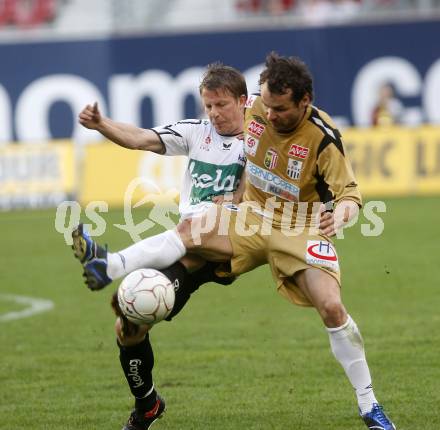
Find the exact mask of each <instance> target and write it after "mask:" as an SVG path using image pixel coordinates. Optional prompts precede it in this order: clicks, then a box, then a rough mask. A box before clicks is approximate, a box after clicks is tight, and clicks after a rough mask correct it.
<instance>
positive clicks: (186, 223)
mask: <svg viewBox="0 0 440 430" xmlns="http://www.w3.org/2000/svg"><path fill="white" fill-rule="evenodd" d="M191 225H192V220H191V219H184V220H183V221H181V222H179V224H177V228H176V229H177V233H178V234H179V236H180V239H181V240H182V242H183V244H184V245H185V248H186V249H188V250H190V249H192V248H193V247H194V241H193V238H192V236H191Z"/></svg>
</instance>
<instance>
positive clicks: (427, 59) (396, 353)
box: [0, 0, 440, 430]
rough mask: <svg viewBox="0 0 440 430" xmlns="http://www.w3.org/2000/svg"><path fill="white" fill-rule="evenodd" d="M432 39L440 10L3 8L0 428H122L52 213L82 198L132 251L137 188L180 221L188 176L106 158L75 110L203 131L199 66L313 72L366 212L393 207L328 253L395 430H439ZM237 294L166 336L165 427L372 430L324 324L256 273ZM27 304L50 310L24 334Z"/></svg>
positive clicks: (203, 299) (178, 168)
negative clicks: (339, 264) (174, 210)
mask: <svg viewBox="0 0 440 430" xmlns="http://www.w3.org/2000/svg"><path fill="white" fill-rule="evenodd" d="M439 40H440V1H439V0H222V1H218V0H217V1H215V0H0V238H1V239H0V244H1V247H0V351H1V358H0V429H5V430H6V429H8V430H9V429H11V428H14V429H24V428H29V427H30V426H32V428H34V429H61V428H62V429H102V428H120V424H121V423H122V422H123V421H124V419H125V418H126V415H127V412H128V410H129V407H130V403H131V400H130V397H129V395H128V390H127V389H126V387H125V386H124V382H123V376H122V374H121V372H120V370H119V369H118V364H117V358H116V354H115V348H114V344H113V335H112V316H111V314H110V313H109V311H108V306H107V304H106V303H104V304H103V302H105V301H106V300H107V299H108V295H109V294H108V293H107V295H106V296H105V300H104V301H103V298H102V297H103V296H102V295H100V294H90V293H89V292H88V291H86V289H85V288H82V287H80V284H81V279H80V273H79V267H78V266H77V263H76V262H75V261H73V259H72V258H71V255H70V250H69V249H68V247H67V246H66V244H65V242H64V238H63V236H62V235H61V234H60V233H59V232H57V231H56V230H57V229H58V230H59V231H60V232H62V231H63V226H62V225H60V224H58V226H57V225H56V222H55V214H56V208H57V207H58V206H59V205H60V204H61V203H62V202H64V201H65V200H69V201H78V202H79V203H80V205H81V207H80V210H81V213H82V216H83V219H85V221H88V222H90V223H91V224H92V228H94V229H95V230H94V231H95V233H96V234H98V230H99V228H98V227H99V225H101V226H102V223H101V224H99V223H100V219H99V218H97V217H96V212H98V211H99V212H100V215H101V217H102V218H103V219H104V220H105V223H106V225H107V227H108V228H107V229H106V230H105V232H104V231H103V230H102V231H101V233H104V235H103V236H102V238H101V240H102V241H107V242H109V243H110V244H111V246H112V248H117V247H122V246H126V245H128V244H129V243H130V241H131V238H130V236H129V235H128V234H127V232H126V231H124V230H121V229H117V228H116V227H115V224H118V223H119V224H121V223H124V222H125V223H126V225H127V224H128V223H129V220H128V218H127V213H126V212H124V211H123V210H122V209H121V208H122V206H123V204H124V194H125V191H126V190H127V187H129V184H130V183H131V184H132V188H131V191H130V194H129V195H128V198H129V201H128V203H127V204H128V207H130V208H131V207H132V206H134V205H135V203H136V202H137V201H139V200H140V199H142V198H143V197H144V196H145V194H149V195H150V201H155V199H158V200H161V201H162V200H164V201H168V202H170V201H171V200H172V199H173V198H174V197H175V196H176V193H177V192H178V190H179V187H180V181H181V175H182V172H183V169H184V167H185V162H184V160H182V159H180V158H170V159H168V158H166V157H162V158H161V157H158V156H155V155H153V154H143V153H136V152H130V151H126V150H122V149H120V148H117V147H116V146H114V145H110V144H108V143H106V142H104V141H102V140H101V138H100V136H99V135H98V134H96V133H94V132H90V131H87V130H85V129H83V128H81V127H80V126H79V124H78V123H77V120H76V117H77V114H78V113H79V111H80V110H81V109H82V107H83V106H84V105H85V104H87V103H91V102H94V101H98V102H99V104H100V107H101V109H102V111H103V112H104V113H105V114H107V115H109V116H111V117H112V118H114V119H116V120H120V121H124V122H130V123H134V124H138V125H139V126H143V127H150V126H153V125H155V124H163V123H171V122H173V121H175V120H178V119H182V118H194V117H199V116H200V115H202V112H201V107H200V104H199V100H198V91H197V87H198V83H199V80H200V76H201V73H202V71H203V68H204V67H205V65H206V64H208V63H210V62H213V61H217V60H220V61H222V62H224V63H226V64H230V65H233V66H235V67H237V68H239V69H240V70H242V71H243V72H244V73H245V75H246V77H247V81H248V85H249V88H250V90H251V91H253V90H256V89H257V80H258V74H259V72H260V70H261V68H262V65H263V62H264V58H265V55H266V54H267V53H268V52H270V51H271V50H276V51H278V52H280V53H281V54H284V55H297V56H300V57H301V58H303V59H304V60H305V61H306V63H308V64H309V65H310V67H311V69H312V72H313V74H314V77H315V90H316V96H315V104H316V105H317V106H319V107H321V108H322V109H324V110H326V111H327V112H328V113H330V114H331V115H332V116H333V117H334V119H335V120H336V121H337V122H338V124H339V125H340V127H341V128H342V130H343V136H344V139H345V143H346V146H347V150H348V152H349V156H350V158H351V160H352V163H353V167H354V169H355V172H356V175H357V177H358V180H359V182H360V185H361V189H362V191H363V194H364V196H365V198H366V200H371V199H375V200H384V201H385V203H386V205H387V212H386V214H382V215H381V216H382V217H383V218H384V222H385V231H384V234H382V235H381V236H380V237H373V238H365V237H361V235H360V229H359V228H358V229H357V230H356V231H354V229H356V227H354V228H353V229H352V230H353V231H350V232H349V234H348V235H347V236H348V237H347V240H345V241H344V243H342V241H340V243H339V244H338V249H339V250H340V251H339V252H340V254H341V258H342V259H343V261H344V263H343V264H344V266H343V267H344V282H345V289H344V294H345V300H346V304H347V306H348V307H349V308H350V309H351V312H352V314H353V315H354V316H355V317H356V319H359V325H360V326H361V327H362V328H363V333H364V336H365V338H366V339H367V350H368V352H369V357H370V364H371V366H372V368H373V374H375V375H377V379H378V380H379V381H378V387H380V388H379V395H380V398H381V399H384V400H383V401H384V402H385V403H386V405H388V410H391V415H392V416H393V418H394V417H395V418H394V419H395V420H396V422H397V423H398V424H400V425H398V428H399V429H406V430H409V429H418V428H423V429H424V430H427V429H433V430H434V429H436V430H437V429H438V428H440V418H439V414H438V404H439V401H440V394H439V393H440V387H439V385H438V381H439V380H440V378H439V376H440V370H439V367H438V356H439V353H440V350H439V345H440V342H439V340H440V338H439V331H438V323H439V314H438V309H439V305H440V301H439V297H438V291H437V290H438V288H437V287H438V285H439V283H440V274H439V272H438V269H437V267H438V256H439V246H438V237H439V235H438V232H439V228H438V213H439V209H440V203H439V196H440V101H439V100H440V50H439V48H438V41H439ZM137 177H143V178H146V181H144V182H142V181H141V182H139V183H134V185H133V182H132V180H133V179H134V178H137ZM97 201H98V202H101V203H96V202H97ZM94 202H95V203H94ZM102 202H105V203H102ZM107 205H108V206H107ZM86 208H88V209H89V212H85V210H86ZM94 211H95V212H94ZM134 212H135V215H134V216H135V218H136V220H137V222H140V221H142V220H143V219H144V218H145V216H146V212H143V211H141V208H138V209H136V210H135V211H134ZM94 214H95V215H94ZM71 221H72V220H71ZM74 221H75V220H73V221H72V222H74ZM364 221H365V220H364ZM67 224H69V221H68V220H66V223H65V225H67ZM147 225H149V224H147ZM162 227H166V226H162ZM153 231H156V230H154V229H151V230H148V231H147V232H146V234H151V233H152V232H153ZM240 282H241V283H240V289H224V290H223V293H221V294H220V293H219V291H218V289H217V288H215V287H214V288H213V289H207V291H206V292H205V291H201V292H200V294H199V295H198V296H197V297H196V298H195V299H194V304H193V305H192V307H191V308H190V309H191V311H188V310H185V311H184V312H183V313H182V315H181V316H179V318H180V320H179V324H174V323H173V324H172V325H167V324H163V327H162V325H159V326H158V327H157V330H155V332H156V331H157V333H158V335H157V336H158V337H157V338H156V339H155V341H156V342H157V345H158V346H159V350H158V352H157V363H158V365H157V374H156V375H157V384H158V386H159V388H160V389H163V391H164V395H165V396H166V397H167V400H168V401H169V407H170V411H169V413H168V414H167V415H168V417H167V418H166V420H162V421H163V422H161V423H158V424H157V428H158V430H159V429H160V428H163V429H165V428H166V429H193V428H194V429H211V428H212V429H220V428H222V429H261V428H273V429H280V428H296V429H298V430H299V429H303V428H308V429H316V430H317V429H319V430H321V429H325V430H327V429H329V428H338V429H339V430H351V429H357V428H362V424H361V423H360V422H359V420H358V418H357V417H356V416H355V411H354V407H353V406H354V404H353V403H352V402H353V398H352V396H351V393H350V387H348V385H347V384H343V383H342V382H341V381H342V379H341V372H340V369H338V368H336V364H335V363H334V362H333V360H332V358H331V356H330V354H328V345H327V342H326V339H325V335H324V334H323V333H322V332H321V327H320V323H319V321H318V319H317V317H316V315H315V316H314V317H311V314H310V312H304V311H298V310H294V311H293V312H292V311H291V307H289V305H288V304H286V303H284V302H283V301H281V300H279V298H278V297H276V294H273V293H272V294H270V292H269V293H268V292H267V291H266V290H267V289H268V288H269V287H270V286H271V280H270V275H269V274H268V273H267V270H266V269H264V268H263V269H260V270H258V271H256V272H253V273H252V274H249V275H246V277H243V280H242V281H240ZM255 284H263V285H264V286H266V287H268V288H263V289H258V288H257V287H256V286H255ZM257 289H258V292H257ZM103 294H105V293H103ZM29 296H30V297H32V298H34V299H40V300H42V301H41V302H38V303H39V304H38V303H37V302H35V301H34V302H31V303H33V305H32V306H34V307H35V308H38V307H39V306H40V307H41V309H46V310H48V309H49V310H50V309H51V311H50V312H46V313H42V314H40V315H34V316H33V317H32V318H28V319H21V317H24V316H26V312H25V311H26V309H27V306H28V305H29V303H28V302H26V299H23V297H29ZM20 297H21V301H20ZM23 300H24V301H23ZM36 303H37V304H36ZM213 304H214V305H215V306H213ZM213 308H215V309H214V310H213ZM274 315H276V318H274ZM200 327H204V329H203V333H201V329H200ZM280 327H282V329H280ZM289 327H290V328H289ZM291 327H301V330H300V331H296V332H295V333H294V336H293V337H292V334H291V331H290V329H291ZM160 333H161V334H163V335H160V336H159V334H160ZM274 334H276V335H274ZM321 352H322V357H320V358H319V360H317V357H318V356H319V355H320V354H321ZM292 354H293V359H292ZM176 357H179V360H178V366H176ZM89 363H99V366H96V367H90V365H89ZM311 363H314V364H312V365H311ZM286 375H287V377H286ZM189 381H190V382H189ZM343 382H345V381H343ZM379 383H380V385H379ZM268 386H269V387H273V390H274V392H273V393H272V394H271V396H272V397H271V398H270V399H269V398H268V395H267V387H268ZM237 393H243V394H242V395H241V394H238V395H239V396H240V397H239V398H238V399H235V400H234V405H233V406H231V405H230V402H229V399H230V397H231V396H236V395H237ZM121 399H122V400H121ZM186 401H191V402H193V403H194V404H197V405H200V408H197V410H196V411H191V410H189V408H188V407H186V406H185V405H186V403H185V402H186ZM24 402H25V405H24V406H25V407H23V403H24ZM262 405H263V406H262ZM292 405H293V406H292ZM318 410H319V413H317V412H316V411H318ZM420 417H422V419H423V425H422V424H420Z"/></svg>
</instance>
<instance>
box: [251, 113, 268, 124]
mask: <svg viewBox="0 0 440 430" xmlns="http://www.w3.org/2000/svg"><path fill="white" fill-rule="evenodd" d="M252 118H253V119H254V120H255V121H257V122H259V123H260V124H263V125H267V122H266V120H265V119H264V118H263V117H262V116H260V115H252Z"/></svg>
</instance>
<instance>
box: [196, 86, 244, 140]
mask: <svg viewBox="0 0 440 430" xmlns="http://www.w3.org/2000/svg"><path fill="white" fill-rule="evenodd" d="M201 96H202V102H203V107H204V108H205V112H206V115H208V118H209V120H210V121H211V123H212V125H213V126H214V127H215V130H216V131H217V133H218V134H221V135H235V134H239V133H241V132H242V131H243V122H244V119H243V110H244V104H245V102H246V96H244V95H243V96H241V97H240V98H238V99H237V98H236V97H234V96H232V95H231V94H230V93H229V92H228V91H227V90H223V89H218V90H208V89H206V88H204V89H203V90H202V94H201Z"/></svg>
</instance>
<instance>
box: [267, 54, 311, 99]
mask: <svg viewBox="0 0 440 430" xmlns="http://www.w3.org/2000/svg"><path fill="white" fill-rule="evenodd" d="M265 82H267V86H268V88H269V91H270V92H271V93H273V94H285V93H286V92H287V91H288V90H292V100H293V101H294V102H295V103H296V104H298V103H299V102H300V101H301V100H302V98H303V97H304V96H305V95H306V94H308V95H309V96H310V98H311V99H313V78H312V74H311V73H310V70H309V69H308V67H307V66H306V64H305V63H303V62H302V61H301V60H300V59H299V58H297V57H281V56H280V55H278V54H277V53H276V52H271V53H270V54H269V55H268V56H267V57H266V68H265V69H264V70H263V71H262V72H261V74H260V81H259V83H260V85H261V84H264V83H265Z"/></svg>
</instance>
